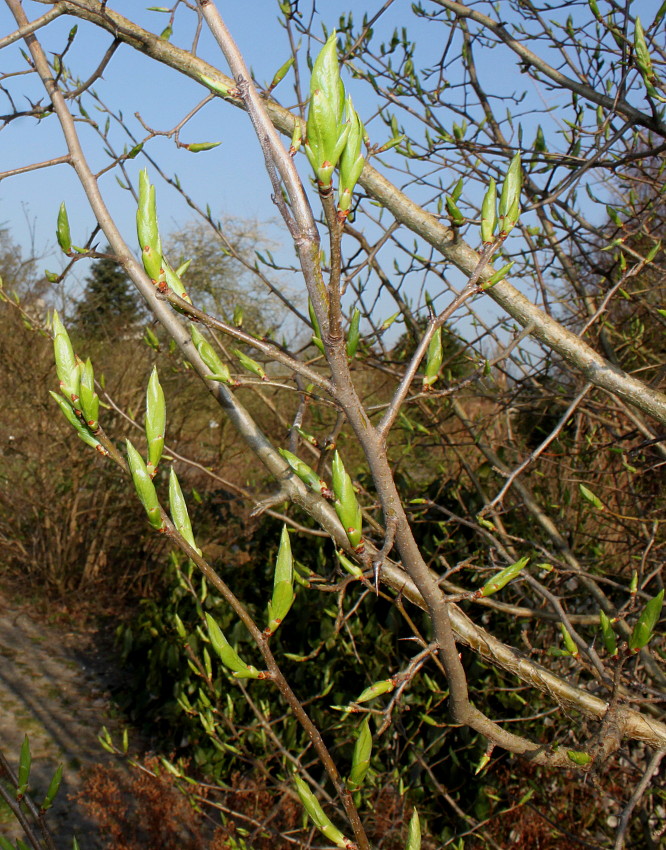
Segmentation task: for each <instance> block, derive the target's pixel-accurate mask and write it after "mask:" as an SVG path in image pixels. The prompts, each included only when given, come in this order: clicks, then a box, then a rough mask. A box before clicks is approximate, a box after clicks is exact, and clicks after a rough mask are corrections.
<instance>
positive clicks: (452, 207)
mask: <svg viewBox="0 0 666 850" xmlns="http://www.w3.org/2000/svg"><path fill="white" fill-rule="evenodd" d="M445 200H446V211H447V212H448V214H449V218H450V219H451V224H452V225H453V226H454V227H460V225H461V224H464V223H465V216H464V215H463V214H462V213H461V212H460V209H459V207H458V204H457V203H456V202H455V201H454V200H453V198H452V197H451V196H450V195H447V196H446V199H445Z"/></svg>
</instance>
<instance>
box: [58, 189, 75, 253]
mask: <svg viewBox="0 0 666 850" xmlns="http://www.w3.org/2000/svg"><path fill="white" fill-rule="evenodd" d="M56 238H57V240H58V245H60V247H61V248H62V250H63V251H64V252H65V254H69V252H70V251H71V250H72V237H71V235H70V232H69V218H68V217H67V208H66V207H65V202H64V201H63V202H62V203H61V204H60V209H59V210H58V222H57V225H56Z"/></svg>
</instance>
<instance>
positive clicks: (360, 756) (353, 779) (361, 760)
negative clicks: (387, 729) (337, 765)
mask: <svg viewBox="0 0 666 850" xmlns="http://www.w3.org/2000/svg"><path fill="white" fill-rule="evenodd" d="M371 755H372V733H371V732H370V715H369V714H366V716H365V719H364V720H363V722H362V723H361V726H360V728H359V730H358V736H357V738H356V744H355V745H354V754H353V756H352V767H351V771H350V773H349V779H348V780H347V782H348V784H349V787H350V789H351V790H352V791H357V790H358V789H359V788H360V787H361V785H362V784H363V780H364V779H365V775H366V773H367V772H368V768H369V767H370V757H371Z"/></svg>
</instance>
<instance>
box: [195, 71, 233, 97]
mask: <svg viewBox="0 0 666 850" xmlns="http://www.w3.org/2000/svg"><path fill="white" fill-rule="evenodd" d="M199 79H200V80H201V82H202V83H203V84H204V85H205V86H208V88H209V89H211V90H212V91H214V92H215V94H219V95H222V97H235V96H236V94H237V92H236V89H232V88H229V86H227V85H226V83H222V82H218V81H217V80H214V79H213V78H212V77H207V76H206V75H205V74H201V76H200V77H199Z"/></svg>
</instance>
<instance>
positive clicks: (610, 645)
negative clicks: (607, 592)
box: [599, 610, 617, 656]
mask: <svg viewBox="0 0 666 850" xmlns="http://www.w3.org/2000/svg"><path fill="white" fill-rule="evenodd" d="M599 625H600V626H601V637H602V638H603V641H604V646H605V647H606V652H607V653H608V654H609V655H611V656H615V655H617V640H616V638H615V632H614V631H613V626H612V624H611V621H610V619H609V618H608V616H607V615H606V612H605V611H603V610H600V611H599Z"/></svg>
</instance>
